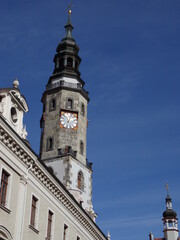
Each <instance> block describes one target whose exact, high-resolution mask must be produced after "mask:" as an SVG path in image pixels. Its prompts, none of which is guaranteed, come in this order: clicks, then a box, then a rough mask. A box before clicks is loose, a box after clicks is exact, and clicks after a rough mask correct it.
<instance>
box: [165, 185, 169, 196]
mask: <svg viewBox="0 0 180 240" xmlns="http://www.w3.org/2000/svg"><path fill="white" fill-rule="evenodd" d="M165 188H166V190H167V196H169V185H168V184H166V185H165Z"/></svg>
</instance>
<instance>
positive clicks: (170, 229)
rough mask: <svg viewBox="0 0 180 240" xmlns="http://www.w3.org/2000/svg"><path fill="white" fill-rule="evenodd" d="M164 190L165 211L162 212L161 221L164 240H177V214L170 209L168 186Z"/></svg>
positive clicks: (170, 201) (170, 200)
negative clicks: (165, 195) (165, 194)
mask: <svg viewBox="0 0 180 240" xmlns="http://www.w3.org/2000/svg"><path fill="white" fill-rule="evenodd" d="M166 189H167V197H166V211H164V212H163V219H162V220H163V224H164V231H163V232H164V238H165V239H166V240H177V239H178V236H179V230H178V225H177V220H178V218H177V213H176V212H175V211H174V210H173V209H172V199H171V197H170V195H169V188H168V185H166Z"/></svg>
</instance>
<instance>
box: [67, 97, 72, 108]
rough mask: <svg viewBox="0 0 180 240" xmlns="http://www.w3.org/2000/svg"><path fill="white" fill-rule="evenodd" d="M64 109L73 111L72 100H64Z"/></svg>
mask: <svg viewBox="0 0 180 240" xmlns="http://www.w3.org/2000/svg"><path fill="white" fill-rule="evenodd" d="M69 102H70V104H69ZM66 109H68V110H72V109H73V99H72V98H70V97H68V98H67V100H66Z"/></svg>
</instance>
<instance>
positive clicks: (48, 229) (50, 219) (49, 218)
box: [47, 210, 53, 239]
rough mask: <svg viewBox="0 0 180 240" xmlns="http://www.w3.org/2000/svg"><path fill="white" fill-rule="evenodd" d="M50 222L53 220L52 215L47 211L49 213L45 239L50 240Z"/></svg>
mask: <svg viewBox="0 0 180 240" xmlns="http://www.w3.org/2000/svg"><path fill="white" fill-rule="evenodd" d="M52 220H53V213H52V212H51V211H50V210H49V211H48V226H47V239H51V234H52Z"/></svg>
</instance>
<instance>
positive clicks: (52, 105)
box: [49, 97, 56, 112]
mask: <svg viewBox="0 0 180 240" xmlns="http://www.w3.org/2000/svg"><path fill="white" fill-rule="evenodd" d="M55 110H56V98H55V97H52V98H51V99H50V101H49V112H52V111H55Z"/></svg>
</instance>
